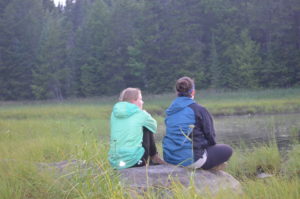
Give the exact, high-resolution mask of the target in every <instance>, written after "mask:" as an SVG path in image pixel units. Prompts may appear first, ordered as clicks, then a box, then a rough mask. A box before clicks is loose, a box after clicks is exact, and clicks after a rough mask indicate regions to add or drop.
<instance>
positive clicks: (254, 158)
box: [0, 89, 300, 199]
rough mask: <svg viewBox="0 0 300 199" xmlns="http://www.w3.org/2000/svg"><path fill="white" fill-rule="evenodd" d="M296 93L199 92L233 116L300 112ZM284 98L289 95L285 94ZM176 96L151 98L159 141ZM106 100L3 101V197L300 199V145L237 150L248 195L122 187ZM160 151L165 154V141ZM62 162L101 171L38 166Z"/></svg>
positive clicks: (236, 164)
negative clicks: (247, 110)
mask: <svg viewBox="0 0 300 199" xmlns="http://www.w3.org/2000/svg"><path fill="white" fill-rule="evenodd" d="M292 91H293V92H292ZM292 91H291V90H290V91H288V92H287V91H286V90H274V91H268V92H270V93H269V94H268V92H267V91H266V92H265V93H264V92H263V91H255V92H254V91H247V92H246V93H244V92H245V91H240V92H229V93H228V92H223V93H222V92H221V93H219V92H215V93H214V91H203V92H202V91H200V92H199V95H200V97H199V101H200V102H203V104H204V105H207V106H208V107H210V108H212V109H214V107H218V106H219V105H220V104H221V105H222V106H224V109H221V108H215V110H216V112H218V113H220V114H227V113H228V112H226V111H225V112H222V111H224V110H227V109H228V110H232V109H234V108H233V107H235V108H236V107H239V104H241V107H242V108H244V107H245V106H246V105H245V104H247V103H251V102H252V103H253V104H252V105H251V106H250V107H255V106H256V105H257V106H258V107H259V109H262V108H261V107H268V106H269V105H265V104H264V103H262V102H263V101H264V100H266V101H268V102H269V103H270V106H271V107H272V108H273V111H274V110H275V111H277V110H278V109H276V106H277V107H280V104H281V103H282V105H285V104H286V103H288V104H293V103H294V101H296V102H295V103H294V105H295V106H296V107H297V108H299V107H300V102H299V101H297V100H298V99H299V97H300V94H299V91H300V89H294V90H292ZM277 92H278V94H277ZM291 92H292V93H291ZM247 93H248V94H247ZM283 94H285V95H286V96H287V97H282V95H283ZM255 95H256V97H255ZM260 95H262V96H261V97H259V96H260ZM173 97H174V95H173V94H166V95H162V96H158V95H157V96H147V95H146V96H145V97H144V98H145V99H144V101H145V102H146V103H145V104H146V109H147V110H148V109H149V110H150V111H152V112H153V113H156V115H155V117H156V119H157V120H158V122H159V132H158V136H162V132H164V126H163V119H164V118H163V116H162V114H161V113H163V111H164V109H165V108H166V107H167V106H168V104H169V103H170V101H171V100H172V98H173ZM221 98H223V101H222V100H221ZM101 100H102V101H101ZM101 100H99V101H98V99H90V100H73V101H72V100H71V101H68V102H63V103H61V102H59V103H55V102H44V103H43V102H35V103H34V104H30V103H29V102H25V103H15V102H2V103H0V198H1V199H18V198H22V199H23V198H28V199H29V198H30V199H33V198H45V199H47V198H51V199H53V198H59V199H64V198H65V199H67V198H72V199H74V198H78V199H79V198H81V199H84V198H87V199H93V198H132V197H133V195H135V198H168V197H169V198H184V199H189V198H294V199H296V198H300V197H299V196H300V195H299V190H300V184H299V178H300V176H299V172H300V171H299V168H300V165H299V162H300V154H299V151H300V148H299V143H298V142H296V141H295V142H294V144H293V147H292V148H291V149H290V150H289V151H287V152H286V154H285V155H284V156H282V155H280V154H279V152H278V149H277V147H276V145H274V144H269V145H263V146H258V145H255V146H253V147H251V148H245V147H241V146H239V147H237V146H236V147H235V148H234V150H235V152H234V155H233V157H232V158H231V160H230V161H229V165H228V168H227V170H226V171H227V172H229V173H230V174H231V175H233V176H234V177H236V178H237V179H239V180H240V181H241V183H242V187H243V190H244V193H243V194H242V195H235V194H234V193H232V192H231V191H230V190H227V191H223V192H220V193H218V194H216V195H210V194H209V193H207V195H205V196H203V195H199V194H198V193H197V191H196V189H195V187H194V186H193V185H191V186H190V187H182V186H181V185H180V184H178V183H176V182H174V183H173V184H172V186H171V187H167V188H161V189H160V190H159V189H158V190H157V189H156V190H154V189H150V190H148V191H146V192H144V193H143V194H141V195H138V194H137V192H136V191H135V190H129V189H127V188H125V187H124V186H123V185H122V184H121V183H120V182H119V176H118V173H117V172H116V171H114V170H113V169H112V168H111V167H110V165H109V163H108V161H107V152H108V145H109V118H110V112H111V109H112V105H113V102H112V99H111V98H107V99H101ZM281 100H282V101H281ZM231 104H232V106H231ZM221 105H220V106H221ZM278 105H279V106H278ZM255 110H256V109H255ZM255 110H254V111H255ZM285 110H287V109H285ZM298 130H299V129H296V128H295V129H292V131H293V132H294V134H298V133H299V131H298ZM158 147H159V152H160V153H161V147H160V143H158ZM63 160H69V161H71V160H78V161H84V162H85V164H86V165H92V166H93V168H96V171H99V172H95V169H91V170H86V169H85V168H79V167H78V168H77V167H74V168H73V169H71V170H68V171H67V172H66V173H63V174H61V173H57V171H53V170H47V169H41V168H40V166H39V165H40V163H53V162H59V161H63ZM258 172H267V173H270V174H272V175H273V177H270V178H266V179H257V178H256V175H257V173H258Z"/></svg>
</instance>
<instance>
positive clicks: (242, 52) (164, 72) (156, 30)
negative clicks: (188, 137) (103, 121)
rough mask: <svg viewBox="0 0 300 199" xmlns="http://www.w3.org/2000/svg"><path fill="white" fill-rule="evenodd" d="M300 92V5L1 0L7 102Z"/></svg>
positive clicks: (276, 1) (220, 0)
mask: <svg viewBox="0 0 300 199" xmlns="http://www.w3.org/2000/svg"><path fill="white" fill-rule="evenodd" d="M181 76H190V77H192V78H194V79H195V81H196V89H202V88H216V89H218V88H223V89H244V88H247V89H261V88H275V87H276V88H287V87H299V86H300V1H299V0H66V5H65V6H60V5H59V6H55V5H54V3H53V1H51V0H0V100H33V99H37V100H43V99H59V100H62V99H65V98H71V97H72V98H73V97H92V96H103V95H114V94H117V93H119V92H120V91H121V90H122V89H123V88H126V87H139V88H141V89H142V90H143V91H146V92H148V93H163V92H170V91H172V90H173V86H174V83H175V81H176V79H177V78H179V77H181Z"/></svg>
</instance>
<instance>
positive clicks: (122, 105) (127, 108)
mask: <svg viewBox="0 0 300 199" xmlns="http://www.w3.org/2000/svg"><path fill="white" fill-rule="evenodd" d="M138 111H140V108H139V107H138V106H137V105H135V104H132V103H129V102H118V103H116V104H115V106H114V107H113V111H112V112H113V115H114V116H115V117H117V118H127V117H130V116H131V115H133V114H134V113H136V112H138Z"/></svg>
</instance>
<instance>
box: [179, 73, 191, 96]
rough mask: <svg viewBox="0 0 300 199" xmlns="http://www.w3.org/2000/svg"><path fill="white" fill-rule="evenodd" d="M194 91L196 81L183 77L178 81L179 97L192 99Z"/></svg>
mask: <svg viewBox="0 0 300 199" xmlns="http://www.w3.org/2000/svg"><path fill="white" fill-rule="evenodd" d="M194 89H195V86H194V80H193V79H191V78H190V77H181V78H179V79H178V80H177V81H176V91H177V95H178V96H186V97H191V96H192V92H193V90H194Z"/></svg>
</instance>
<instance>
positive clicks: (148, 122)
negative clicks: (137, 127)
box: [143, 111, 157, 133]
mask: <svg viewBox="0 0 300 199" xmlns="http://www.w3.org/2000/svg"><path fill="white" fill-rule="evenodd" d="M144 114H145V121H144V124H143V126H144V127H146V128H147V129H148V130H149V131H151V132H152V133H156V130H157V122H156V120H155V119H154V118H153V117H152V116H151V115H150V114H149V113H148V112H146V111H144Z"/></svg>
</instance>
